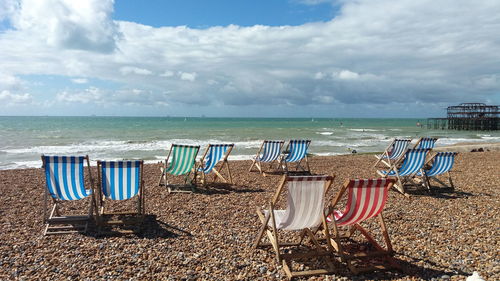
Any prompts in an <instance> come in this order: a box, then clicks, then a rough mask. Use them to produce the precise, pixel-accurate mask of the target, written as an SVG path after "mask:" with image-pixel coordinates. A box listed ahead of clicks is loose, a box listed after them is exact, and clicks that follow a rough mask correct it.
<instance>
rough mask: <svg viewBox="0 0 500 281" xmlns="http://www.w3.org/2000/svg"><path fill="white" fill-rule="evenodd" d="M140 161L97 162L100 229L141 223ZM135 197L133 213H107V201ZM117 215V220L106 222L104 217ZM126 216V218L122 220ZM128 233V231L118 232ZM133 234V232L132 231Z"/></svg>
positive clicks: (142, 183)
mask: <svg viewBox="0 0 500 281" xmlns="http://www.w3.org/2000/svg"><path fill="white" fill-rule="evenodd" d="M143 164H144V162H143V161H142V160H123V161H97V172H98V180H99V183H100V185H99V186H100V188H99V191H100V192H99V203H100V210H99V213H100V215H101V220H100V222H99V225H100V227H101V226H106V225H108V226H109V225H129V224H135V225H138V224H140V223H142V220H143V218H144V214H145V206H144V181H143V180H142V173H143ZM134 197H137V203H136V207H135V210H134V211H130V210H129V211H119V212H116V211H108V210H107V206H106V201H107V200H118V201H122V200H128V199H132V198H134ZM113 215H119V216H121V217H122V218H121V219H119V220H113V221H109V220H108V221H106V220H105V217H106V216H113ZM124 216H128V218H126V219H125V218H123V217H124ZM119 232H122V233H130V232H131V231H128V230H120V231H119ZM134 232H135V231H134Z"/></svg>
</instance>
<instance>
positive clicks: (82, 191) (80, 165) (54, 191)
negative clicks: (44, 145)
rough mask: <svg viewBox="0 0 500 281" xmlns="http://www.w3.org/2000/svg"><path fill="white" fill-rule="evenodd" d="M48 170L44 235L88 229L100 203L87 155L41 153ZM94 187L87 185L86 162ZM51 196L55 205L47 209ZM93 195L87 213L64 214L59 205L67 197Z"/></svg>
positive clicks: (46, 172)
mask: <svg viewBox="0 0 500 281" xmlns="http://www.w3.org/2000/svg"><path fill="white" fill-rule="evenodd" d="M42 163H43V168H44V170H45V183H46V189H45V196H44V210H43V213H44V222H45V223H46V226H45V230H44V233H43V234H44V235H50V234H64V233H74V232H86V231H87V228H88V222H89V220H90V218H91V217H92V215H93V214H94V213H95V214H96V216H98V214H97V204H96V200H95V196H94V192H93V186H94V182H93V179H92V174H91V172H90V163H89V157H88V156H45V155H42ZM85 163H86V164H87V171H88V176H89V180H90V185H91V188H90V189H87V188H86V187H85V177H84V169H85V168H84V166H85ZM49 195H50V198H51V199H52V203H53V206H52V209H51V210H50V211H49V209H48V201H49V200H50V199H49ZM86 197H90V202H89V205H90V206H89V211H88V214H87V215H62V214H61V210H60V209H61V207H62V206H60V205H62V204H63V202H67V201H77V200H81V199H84V198H86Z"/></svg>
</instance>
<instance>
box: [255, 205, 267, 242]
mask: <svg viewBox="0 0 500 281" xmlns="http://www.w3.org/2000/svg"><path fill="white" fill-rule="evenodd" d="M257 215H258V216H259V219H260V220H261V222H262V226H261V228H260V230H259V232H258V234H257V236H256V239H255V242H254V244H253V248H254V249H255V248H257V247H258V246H259V244H260V240H261V239H262V236H263V235H264V232H265V231H266V230H267V224H268V222H269V219H270V218H271V217H270V216H269V215H267V216H265V217H264V216H263V215H262V210H261V208H259V207H257Z"/></svg>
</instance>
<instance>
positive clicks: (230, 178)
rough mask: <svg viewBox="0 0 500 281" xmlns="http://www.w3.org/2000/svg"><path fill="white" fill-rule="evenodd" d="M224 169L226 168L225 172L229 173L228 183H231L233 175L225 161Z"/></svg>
mask: <svg viewBox="0 0 500 281" xmlns="http://www.w3.org/2000/svg"><path fill="white" fill-rule="evenodd" d="M226 162H227V161H226ZM226 170H227V174H228V175H229V183H230V184H233V176H232V174H231V168H229V163H226Z"/></svg>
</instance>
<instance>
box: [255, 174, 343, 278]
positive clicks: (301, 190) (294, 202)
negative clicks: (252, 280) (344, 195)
mask: <svg viewBox="0 0 500 281" xmlns="http://www.w3.org/2000/svg"><path fill="white" fill-rule="evenodd" d="M332 182H333V177H330V176H286V175H285V176H283V178H282V180H281V182H280V184H279V186H278V189H277V190H276V193H275V194H274V196H273V198H272V199H271V202H270V204H269V208H268V209H267V210H262V209H261V208H257V215H258V216H259V219H260V221H261V223H262V226H261V228H260V230H259V233H258V234H257V237H256V239H255V242H254V245H253V247H254V248H256V247H259V246H272V247H273V248H274V251H275V252H276V258H277V260H278V263H282V265H283V269H284V270H285V273H286V274H287V276H288V277H289V278H292V277H296V276H308V275H318V274H329V273H331V272H332V271H333V269H334V268H333V264H332V263H331V256H330V255H331V253H332V251H333V248H332V246H331V244H330V236H329V234H328V228H327V227H326V226H327V225H326V217H325V195H326V193H327V192H328V190H329V189H330V186H331V184H332ZM285 189H286V190H287V207H286V209H285V210H276V209H275V206H276V204H277V203H278V200H279V199H280V197H281V194H282V192H284V190H285ZM320 225H322V226H323V227H324V229H325V230H326V231H325V232H324V235H325V237H323V238H326V241H327V247H328V249H326V250H325V249H323V247H321V246H320V244H319V243H318V237H317V235H316V234H319V233H316V234H314V233H313V232H312V231H311V229H317V228H318V227H319V226H320ZM278 231H299V232H300V241H299V242H286V241H280V240H279V238H278V236H279V235H278ZM264 234H266V235H267V238H268V240H269V241H270V243H269V244H265V243H262V239H263V236H264ZM305 235H307V236H308V237H309V238H310V240H311V241H312V242H313V244H314V248H313V249H310V250H309V251H306V252H304V251H300V252H293V250H294V249H293V248H290V247H295V248H296V247H298V246H301V245H302V246H303V245H304V244H303V243H302V242H303V238H304V236H305ZM285 247H288V250H289V251H288V253H284V252H283V251H284V248H285ZM314 257H323V258H325V257H326V259H325V261H326V263H327V265H328V268H326V269H316V270H308V271H292V270H291V267H290V266H289V262H290V261H292V260H295V259H297V260H298V259H311V258H314Z"/></svg>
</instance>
